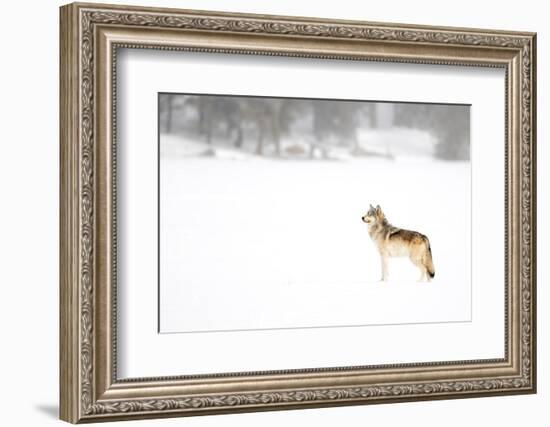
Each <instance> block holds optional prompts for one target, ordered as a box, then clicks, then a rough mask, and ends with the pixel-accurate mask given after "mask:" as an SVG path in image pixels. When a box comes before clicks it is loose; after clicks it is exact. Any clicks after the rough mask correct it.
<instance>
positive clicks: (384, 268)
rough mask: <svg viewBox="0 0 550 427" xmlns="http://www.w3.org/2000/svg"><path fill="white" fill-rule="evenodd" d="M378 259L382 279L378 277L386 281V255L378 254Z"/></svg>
mask: <svg viewBox="0 0 550 427" xmlns="http://www.w3.org/2000/svg"><path fill="white" fill-rule="evenodd" d="M380 261H381V264H382V279H380V280H381V281H382V282H386V281H387V280H388V257H387V256H385V255H380Z"/></svg>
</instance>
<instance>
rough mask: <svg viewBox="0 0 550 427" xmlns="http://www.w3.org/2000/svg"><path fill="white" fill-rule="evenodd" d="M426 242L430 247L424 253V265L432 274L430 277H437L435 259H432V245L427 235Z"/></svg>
mask: <svg viewBox="0 0 550 427" xmlns="http://www.w3.org/2000/svg"><path fill="white" fill-rule="evenodd" d="M426 244H427V245H428V248H427V250H426V252H425V253H424V259H423V260H422V261H423V263H424V267H426V270H427V271H428V274H429V275H430V278H432V279H433V278H434V277H435V268H434V261H433V259H432V248H431V247H430V241H429V240H428V238H427V237H426Z"/></svg>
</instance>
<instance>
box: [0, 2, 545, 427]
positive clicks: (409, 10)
mask: <svg viewBox="0 0 550 427" xmlns="http://www.w3.org/2000/svg"><path fill="white" fill-rule="evenodd" d="M111 1H112V2H113V3H124V2H118V1H115V0H111ZM133 3H134V4H142V5H148V6H168V7H181V8H195V9H211V10H225V11H235V12H256V13H268V14H282V15H302V16H304V15H305V16H318V17H325V18H341V19H360V20H370V21H388V22H404V23H415V24H434V25H450V26H463V27H480V28H495V29H509V30H529V31H537V32H538V52H539V58H538V75H539V81H538V95H539V96H538V97H539V102H538V117H539V118H544V117H548V115H549V114H550V111H549V110H550V99H549V98H548V96H549V92H548V83H547V82H548V80H546V78H545V76H548V75H550V56H549V54H548V52H549V51H550V41H549V40H548V38H549V37H550V29H549V27H548V22H547V17H548V12H546V11H545V10H544V5H545V4H544V2H537V1H535V0H524V1H521V2H519V1H515V2H511V1H488V2H480V1H471V0H462V1H460V2H452V3H451V2H438V1H426V0H416V1H407V0H400V1H397V0H394V1H391V2H383V1H382V2H359V1H356V0H338V1H331V2H320V1H316V2H313V1H311V2H306V1H305V0H276V1H275V0H272V1H269V2H268V1H263V2H260V1H257V0H256V1H254V0H248V1H247V0H226V1H223V0H201V1H199V0H185V1H176V0H172V1H170V0H163V1H158V2H154V1H152V0H146V1H140V0H134V1H133ZM61 4H62V3H61V2H59V1H57V0H47V1H46V0H42V1H21V2H16V1H13V2H5V3H4V4H3V5H2V22H1V24H0V31H1V33H2V38H1V40H2V48H1V53H2V65H0V73H1V78H0V89H1V90H0V106H1V114H0V118H1V119H0V201H1V205H0V217H1V220H0V254H1V256H0V259H1V263H0V267H1V270H0V272H1V275H0V286H1V287H2V289H3V292H2V298H0V320H1V323H0V333H1V337H0V340H1V341H0V342H1V346H0V348H1V350H0V401H1V402H2V405H1V407H2V413H1V414H0V419H1V420H2V421H1V424H3V425H9V426H14V425H27V426H35V425H36V426H38V425H40V426H45V425H54V424H60V421H58V420H57V402H58V367H57V364H58V185H59V184H58V177H59V161H58V157H59V155H58V61H59V59H58V6H60V5H61ZM545 18H546V19H545ZM546 123H547V122H545V121H544V119H539V130H538V140H539V145H538V154H539V163H538V164H539V172H538V188H539V201H538V215H539V224H538V239H539V246H538V251H539V270H538V283H539V291H538V302H539V320H538V331H539V335H538V352H539V353H538V356H539V375H538V376H539V393H538V394H537V395H529V396H510V397H492V398H480V399H465V400H447V401H438V402H421V403H401V404H394V405H374V406H362V407H346V408H327V409H314V410H301V411H284V412H268V413H253V414H239V415H225V416H215V417H214V416H211V417H200V418H193V419H189V418H188V419H171V420H163V421H139V422H130V423H125V424H124V425H125V426H130V425H142V426H145V425H166V426H168V425H186V426H233V425H239V426H257V425H265V426H278V425H281V424H283V425H284V424H286V425H310V424H311V425H319V426H332V425H337V424H340V425H342V424H346V425H349V426H355V425H357V426H359V425H366V424H370V425H381V424H384V425H390V426H393V425H399V424H398V423H407V424H408V425H413V426H415V425H418V426H420V425H422V426H426V427H427V426H440V425H443V424H445V425H446V426H463V425H475V426H478V425H483V424H486V425H500V426H511V425H518V424H520V423H521V424H522V425H529V426H539V425H546V423H547V422H548V421H547V417H548V406H549V405H550V392H549V391H548V388H549V387H550V376H549V375H548V369H547V366H548V365H547V363H548V360H549V353H550V348H549V343H550V339H549V338H548V337H547V336H545V334H546V330H547V326H549V322H550V317H549V316H548V309H547V306H546V305H547V303H548V302H549V301H548V295H549V292H548V291H547V290H546V288H545V285H546V284H547V283H548V276H549V274H550V267H548V263H547V262H545V258H547V257H548V253H549V252H550V244H549V243H548V241H544V240H543V237H544V236H549V234H548V233H549V231H550V229H549V224H548V222H547V221H546V219H545V217H546V218H548V217H549V214H550V212H549V210H550V193H548V192H547V191H546V184H547V183H548V181H549V179H550V172H549V170H550V169H548V168H546V170H544V169H545V165H546V164H548V162H550V150H549V149H548V145H546V144H545V141H546V140H547V139H548V136H549V135H548V132H549V127H548V126H546ZM495 256H500V254H495ZM545 418H546V420H545ZM153 423H154V424H153Z"/></svg>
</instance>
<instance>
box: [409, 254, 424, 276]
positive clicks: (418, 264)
mask: <svg viewBox="0 0 550 427" xmlns="http://www.w3.org/2000/svg"><path fill="white" fill-rule="evenodd" d="M410 260H411V262H412V263H413V264H414V265H415V266H416V267H418V269H419V270H420V278H419V279H418V281H419V282H426V281H427V280H428V272H427V271H426V267H425V266H424V263H423V262H422V260H420V259H417V258H414V257H412V256H411V257H410Z"/></svg>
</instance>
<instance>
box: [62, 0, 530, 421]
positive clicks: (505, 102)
mask: <svg viewBox="0 0 550 427" xmlns="http://www.w3.org/2000/svg"><path fill="white" fill-rule="evenodd" d="M60 22H61V48H60V52H61V83H60V89H61V94H60V101H61V102H60V105H61V107H60V108H61V111H60V134H61V166H62V170H61V239H60V242H61V244H60V251H61V275H60V276H61V283H60V299H61V303H60V306H61V313H60V325H61V331H60V337H61V340H60V341H61V349H60V373H61V374H60V375H61V378H60V387H61V402H60V407H61V411H60V413H61V418H62V419H63V420H65V421H69V422H72V423H78V422H93V421H112V420H124V419H135V418H155V417H169V416H186V415H203V414H218V413H228V412H243V411H260V410H261V411H263V410H280V409H296V408H307V407H320V406H335V405H358V404H370V403H373V404H374V403H391V402H400V401H411V400H429V399H443V398H462V397H478V396H487V395H496V394H520V393H534V392H535V391H536V317H535V315H536V310H535V309H536V287H535V281H536V254H535V248H536V244H535V243H536V242H535V239H536V218H535V215H536V170H535V156H536V150H535V148H536V147H535V131H536V129H535V121H536V120H535V119H536V118H535V104H536V103H535V82H536V78H535V71H536V62H535V60H536V45H535V41H536V37H535V34H533V33H526V32H525V33H524V32H521V33H520V32H510V31H496V30H480V29H463V28H439V27H427V26H426V27H424V26H412V25H402V24H381V23H369V22H354V21H331V20H323V19H314V18H297V17H282V16H263V15H244V14H231V13H218V12H204V11H189V10H175V9H158V8H142V7H128V6H110V5H94V4H79V3H75V4H70V5H67V6H63V7H62V8H61V19H60Z"/></svg>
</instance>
